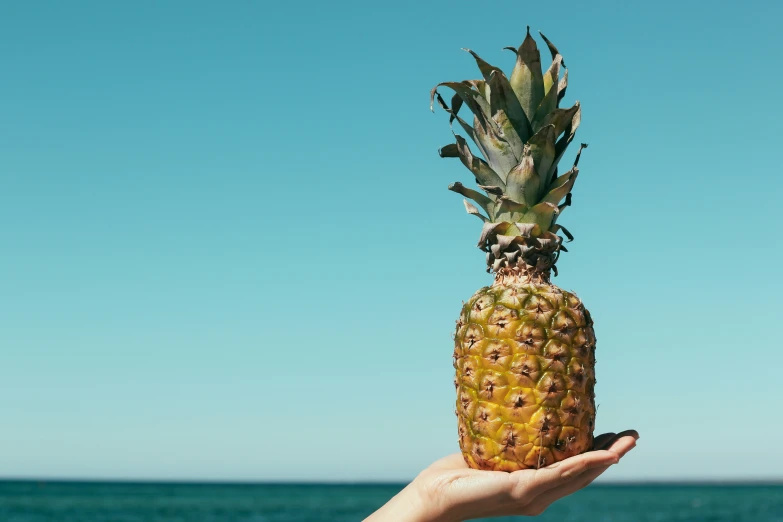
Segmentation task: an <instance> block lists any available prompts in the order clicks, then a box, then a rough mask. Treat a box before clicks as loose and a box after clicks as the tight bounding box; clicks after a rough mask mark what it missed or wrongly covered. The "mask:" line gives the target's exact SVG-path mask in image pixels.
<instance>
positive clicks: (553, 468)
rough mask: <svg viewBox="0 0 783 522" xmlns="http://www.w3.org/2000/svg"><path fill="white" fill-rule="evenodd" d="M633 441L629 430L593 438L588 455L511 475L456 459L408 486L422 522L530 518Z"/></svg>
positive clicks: (442, 462)
mask: <svg viewBox="0 0 783 522" xmlns="http://www.w3.org/2000/svg"><path fill="white" fill-rule="evenodd" d="M638 438H639V434H638V433H637V432H636V431H633V430H629V431H624V432H621V433H605V434H603V435H600V436H598V437H596V438H595V442H594V445H593V447H594V448H595V449H594V450H593V451H589V452H587V453H583V454H581V455H577V456H575V457H571V458H569V459H566V460H563V461H561V462H556V463H554V464H552V465H549V466H546V467H544V468H541V469H527V470H520V471H515V472H513V473H506V472H503V471H479V470H475V469H470V468H469V467H468V466H467V464H465V461H464V460H463V458H462V455H461V454H459V453H456V454H454V455H450V456H448V457H445V458H443V459H441V460H438V461H437V462H435V463H433V464H432V465H431V466H430V467H429V468H427V469H425V470H424V471H422V472H421V474H419V476H418V477H417V478H416V480H415V481H414V483H413V484H416V486H417V487H416V489H417V490H418V492H419V496H420V497H421V499H422V503H423V504H424V505H425V506H427V511H428V512H429V513H430V515H431V516H426V517H424V519H425V520H442V521H462V520H469V519H472V518H480V517H496V516H508V515H528V516H534V515H538V514H540V513H542V512H543V511H544V510H545V509H546V508H547V507H549V505H550V504H552V503H553V502H554V501H556V500H558V499H560V498H563V497H565V496H567V495H570V494H571V493H574V492H575V491H578V490H580V489H582V488H584V487H585V486H587V485H588V484H590V483H591V482H592V481H593V480H595V479H596V478H597V477H598V476H599V475H601V474H602V473H603V472H604V471H606V470H607V469H609V467H610V466H612V465H613V464H617V463H618V462H619V461H620V458H622V457H623V455H625V454H626V453H628V452H629V451H630V450H631V449H632V448H633V447H634V446H635V445H636V440H637V439H638Z"/></svg>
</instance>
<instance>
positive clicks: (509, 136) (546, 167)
mask: <svg viewBox="0 0 783 522" xmlns="http://www.w3.org/2000/svg"><path fill="white" fill-rule="evenodd" d="M539 34H541V33H539ZM541 38H543V40H544V42H546V45H547V47H548V48H549V51H550V53H551V55H552V63H551V65H550V66H549V69H548V70H547V71H546V72H545V73H544V72H542V68H541V56H540V53H539V51H538V47H537V46H536V42H535V40H534V39H533V38H532V37H531V36H530V27H529V26H528V28H527V36H526V37H525V40H524V41H523V42H522V44H521V45H520V46H519V47H518V48H514V47H506V48H505V49H509V50H511V51H513V52H514V53H515V54H516V58H517V59H516V65H515V66H514V70H513V72H512V73H511V79H509V78H507V77H506V75H505V74H504V73H503V71H502V70H500V69H499V68H497V67H495V66H493V65H490V64H489V63H487V62H485V61H484V60H482V59H481V58H480V57H479V56H478V55H477V54H476V53H474V52H473V51H471V50H470V49H465V51H467V52H469V53H470V54H471V55H472V56H473V58H475V60H476V64H477V65H478V68H479V70H480V71H481V75H482V77H483V79H481V80H465V81H461V82H443V83H439V84H438V85H436V86H435V87H434V88H433V89H432V92H431V93H430V109H433V105H434V102H435V100H437V101H438V104H439V105H440V106H441V107H442V108H443V109H444V110H445V111H446V112H448V113H449V115H450V117H449V124H450V125H451V126H452V132H453V133H454V137H455V139H456V143H450V144H448V145H446V146H445V147H442V148H441V149H440V150H439V151H438V153H439V154H440V156H441V157H443V158H459V159H460V160H461V161H462V163H463V164H464V165H465V166H466V167H467V168H468V169H469V170H470V171H471V172H472V173H473V175H474V176H475V179H476V184H477V185H478V186H479V188H480V189H481V190H482V191H483V192H484V194H482V193H481V192H478V191H476V190H473V189H470V188H468V187H465V186H464V185H462V183H459V182H456V183H453V184H452V185H450V186H449V190H452V191H454V192H457V193H459V194H462V195H463V196H465V197H466V198H469V199H471V200H473V202H475V203H476V204H477V205H478V206H479V207H480V208H481V209H482V210H483V211H484V214H482V213H481V211H480V210H479V209H478V208H476V206H475V205H473V204H472V203H470V202H469V201H468V200H467V199H465V200H464V203H465V209H466V210H467V212H468V213H469V214H473V215H475V216H478V217H479V218H480V219H481V220H482V221H483V222H484V227H483V229H482V233H481V237H480V239H479V244H478V246H479V248H481V249H482V250H484V251H486V252H487V271H492V272H495V273H496V274H502V273H503V272H504V271H505V272H508V271H509V270H517V271H518V270H522V271H523V272H526V273H536V274H539V275H542V274H543V277H548V274H549V270H550V269H552V270H553V271H554V273H555V275H557V268H556V267H555V263H556V262H557V258H558V257H559V255H560V252H561V251H567V250H566V248H565V247H564V246H563V244H562V243H563V241H564V240H563V237H562V236H559V235H558V233H562V234H563V235H565V236H566V238H568V240H569V241H570V240H572V239H573V236H572V235H571V234H570V233H569V232H568V230H566V229H565V228H564V227H563V226H561V225H558V224H557V223H556V221H557V218H558V216H559V215H560V213H561V212H562V211H563V209H564V208H565V207H567V206H569V205H570V204H571V189H572V187H573V186H574V182H575V181H576V177H577V175H578V174H579V169H578V168H577V164H578V163H579V157H580V155H581V153H582V149H583V148H584V147H587V145H586V144H582V145H581V147H580V148H579V151H578V152H577V155H576V160H575V161H574V165H573V167H572V168H571V169H570V170H569V171H568V172H566V173H564V174H562V175H558V168H557V166H558V163H559V162H560V159H561V158H562V157H563V154H564V153H565V151H566V148H567V147H568V145H569V144H570V143H571V142H572V141H573V139H574V135H575V134H576V129H577V127H578V126H579V122H580V120H581V106H580V105H579V102H578V101H577V102H576V103H575V104H574V106H573V107H570V108H562V109H561V108H560V107H559V105H560V101H561V100H562V99H563V96H564V95H565V92H566V87H567V86H568V70H567V69H566V66H565V63H564V62H563V57H562V56H561V55H560V52H559V51H558V50H557V48H556V47H555V46H554V45H553V44H552V42H550V41H549V40H548V39H547V38H546V36H544V35H543V34H541ZM561 69H563V71H564V73H563V77H562V78H560V70H561ZM441 86H443V87H448V88H450V89H452V90H453V91H454V96H453V97H452V99H451V104H450V105H449V104H447V103H446V101H445V100H444V99H443V97H442V96H441V94H440V93H439V92H438V87H441ZM462 105H466V106H467V107H468V109H469V110H470V111H471V112H472V113H473V125H472V126H471V125H470V124H468V122H466V121H465V120H464V119H462V118H461V117H460V116H459V110H460V108H461V107H462ZM433 110H434V109H433ZM454 120H456V121H457V122H458V123H459V125H460V127H462V129H463V130H464V131H465V133H466V134H467V135H468V136H470V138H471V139H472V140H473V142H474V143H475V145H476V147H477V148H478V149H479V151H480V152H481V154H482V156H483V157H484V159H482V158H479V157H476V156H474V155H473V153H472V152H471V150H470V146H469V145H468V142H467V141H466V140H465V138H463V137H462V136H460V135H459V134H457V133H456V132H454V127H453V123H454Z"/></svg>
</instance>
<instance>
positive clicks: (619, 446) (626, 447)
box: [607, 435, 636, 460]
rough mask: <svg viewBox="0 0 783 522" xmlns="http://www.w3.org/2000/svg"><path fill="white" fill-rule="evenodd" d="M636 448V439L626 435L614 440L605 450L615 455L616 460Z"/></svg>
mask: <svg viewBox="0 0 783 522" xmlns="http://www.w3.org/2000/svg"><path fill="white" fill-rule="evenodd" d="M634 447H636V438H634V437H633V436H631V435H626V436H624V437H620V438H619V439H617V440H615V441H614V442H613V443H612V445H611V446H610V447H609V448H608V449H607V451H609V452H610V453H614V454H616V455H617V458H618V460H619V459H621V458H623V457H624V456H625V454H626V453H628V452H629V451H631V450H632V449H633V448H634Z"/></svg>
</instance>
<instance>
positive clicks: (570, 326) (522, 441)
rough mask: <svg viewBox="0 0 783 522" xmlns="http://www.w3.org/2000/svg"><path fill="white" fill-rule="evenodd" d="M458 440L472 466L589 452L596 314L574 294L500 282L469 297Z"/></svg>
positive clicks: (508, 466) (463, 324)
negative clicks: (593, 317)
mask: <svg viewBox="0 0 783 522" xmlns="http://www.w3.org/2000/svg"><path fill="white" fill-rule="evenodd" d="M454 367H455V368H456V385H457V408H456V409H457V416H458V418H459V443H460V448H461V450H462V454H463V456H464V457H465V461H466V462H467V463H468V465H469V466H470V467H472V468H477V469H487V470H496V471H516V470H519V469H527V468H540V467H543V466H547V465H549V464H552V463H554V462H557V461H560V460H563V459H565V458H567V457H570V456H573V455H577V454H579V453H582V452H584V451H587V450H589V449H590V448H591V446H592V441H593V427H594V423H595V399H594V397H595V395H594V387H595V371H594V368H595V335H594V332H593V322H592V320H591V318H590V314H589V312H588V311H587V310H586V309H585V307H584V305H583V304H582V302H581V301H580V300H579V299H578V298H577V297H576V296H575V295H574V294H572V293H570V292H567V291H564V290H561V289H560V288H558V287H556V286H554V285H551V284H548V283H543V284H537V283H533V282H520V281H512V282H505V281H500V282H496V284H494V285H492V286H489V287H485V288H482V289H481V290H479V291H478V292H476V294H475V295H473V297H471V299H470V300H469V301H468V302H467V303H465V305H464V306H463V308H462V313H461V315H460V318H459V320H458V321H457V330H456V335H455V347H454Z"/></svg>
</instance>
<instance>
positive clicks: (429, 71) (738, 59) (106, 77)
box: [0, 0, 783, 481]
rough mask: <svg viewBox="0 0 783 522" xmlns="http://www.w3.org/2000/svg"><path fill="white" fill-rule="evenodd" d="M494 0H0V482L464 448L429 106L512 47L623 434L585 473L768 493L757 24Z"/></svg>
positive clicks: (463, 249)
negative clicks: (545, 85)
mask: <svg viewBox="0 0 783 522" xmlns="http://www.w3.org/2000/svg"><path fill="white" fill-rule="evenodd" d="M488 6H489V4H487V8H486V9H487V11H483V10H482V8H481V5H480V4H478V3H475V2H466V1H462V0H456V1H450V2H431V1H427V0H418V1H408V0H402V1H397V2H393V3H388V2H385V3H379V2H359V1H347V0H335V1H333V2H289V3H283V2H276V3H269V2H250V1H235V2H201V1H188V2H184V1H173V0H172V1H169V2H152V1H149V0H142V1H139V2H133V3H117V2H111V3H106V2H85V1H74V2H67V3H64V2H43V3H41V2H36V3H30V2H26V3H25V2H5V3H3V4H2V5H0V63H2V69H3V81H2V82H0V144H2V145H0V149H1V150H2V152H1V153H0V221H1V222H2V224H3V226H1V227H0V252H2V253H1V254H0V296H1V297H0V317H2V321H1V322H2V328H0V361H1V363H0V383H2V384H1V385H0V386H1V387H2V388H1V389H2V393H0V411H2V416H3V422H2V429H1V430H0V476H2V477H16V478H113V479H166V480H168V479H171V480H174V479H187V480H262V481H277V480H280V481H283V480H286V481H287V480H296V481H299V480H308V481H363V480H376V481H394V480H408V479H410V478H412V477H413V476H415V475H416V474H417V473H418V471H420V470H421V469H423V468H424V467H426V466H427V465H428V464H429V463H430V462H432V461H433V460H436V459H437V458H440V457H441V456H443V455H446V454H448V453H452V452H455V451H457V450H458V445H457V433H456V428H457V426H456V419H455V417H454V399H455V397H454V388H453V385H452V378H453V368H452V366H451V364H452V362H451V355H452V349H453V346H452V341H451V335H452V333H453V328H454V321H455V320H456V319H457V316H458V314H459V309H460V306H461V302H462V301H463V300H467V299H468V298H469V297H470V296H471V295H472V294H473V292H474V291H475V290H477V289H478V288H480V287H482V286H484V285H487V284H489V283H490V282H491V278H490V276H489V275H488V274H487V273H486V272H485V271H484V261H483V253H482V252H481V251H479V250H478V249H477V248H475V244H476V241H477V238H478V234H479V231H480V222H479V221H478V220H477V219H475V218H474V217H471V216H468V215H466V214H465V211H464V209H463V206H462V202H461V198H460V197H459V196H458V195H456V194H454V193H451V192H449V191H447V190H446V187H447V186H448V184H449V183H451V182H454V181H458V180H459V181H462V182H463V183H466V184H469V182H470V181H471V177H470V176H469V174H468V171H467V170H466V169H464V168H463V167H462V166H461V165H460V164H459V162H458V161H457V160H449V159H441V158H439V157H438V155H437V149H438V148H439V147H441V146H443V145H445V144H447V143H449V142H450V141H452V137H451V134H450V131H449V127H448V117H447V115H446V114H445V113H443V112H442V111H436V113H435V114H432V113H431V112H430V110H429V98H428V96H429V90H430V88H431V87H433V86H434V85H435V84H436V83H438V82H441V81H447V80H463V79H469V78H475V77H478V74H479V73H478V71H477V70H476V68H475V63H474V62H473V60H472V59H471V58H470V56H469V55H468V54H466V53H465V52H463V51H461V50H460V48H462V47H470V48H471V49H473V50H475V51H476V52H478V53H479V54H481V56H482V57H483V58H484V59H486V60H488V61H490V62H491V63H494V64H497V65H499V66H501V67H503V68H505V69H506V70H507V71H510V68H511V67H512V65H513V59H512V58H513V57H512V54H511V53H509V52H508V51H502V50H501V49H502V48H503V47H505V46H509V45H513V46H515V45H518V44H519V43H520V42H521V41H522V39H523V37H524V34H525V26H526V25H530V26H531V28H532V29H533V30H541V31H543V32H544V34H546V35H547V37H549V38H550V39H551V40H552V41H553V42H554V43H555V44H556V45H557V46H558V48H559V49H560V51H561V52H562V53H563V55H564V58H565V62H566V64H567V65H568V67H569V88H568V94H567V96H566V99H565V100H564V103H566V104H568V105H569V106H570V105H571V104H572V103H573V101H575V100H579V101H580V102H581V103H582V107H583V116H582V125H581V127H580V128H579V132H578V134H577V142H579V141H582V142H587V143H589V144H590V148H589V149H587V150H586V151H585V152H584V153H583V154H582V158H581V161H580V164H579V166H580V169H581V172H580V174H581V175H580V177H579V181H578V182H577V184H576V187H575V189H574V198H573V206H571V207H569V208H568V209H567V210H566V212H564V213H563V215H562V217H561V218H560V220H559V222H560V223H562V224H564V225H565V226H566V227H567V228H568V229H569V230H570V231H571V232H573V234H574V235H575V237H576V239H575V241H574V242H573V243H571V244H570V245H569V253H567V254H565V255H564V256H563V257H562V258H561V260H560V262H559V265H558V266H559V269H560V275H559V276H558V277H557V278H556V280H555V282H556V283H557V284H558V285H559V286H561V287H563V288H566V289H569V290H573V291H575V292H576V293H577V294H578V295H579V296H580V297H581V298H582V299H583V300H584V302H585V303H586V305H587V307H588V308H589V309H590V311H591V313H592V316H593V318H594V320H595V322H596V333H597V338H598V346H597V358H598V366H597V375H598V385H597V388H596V393H597V402H598V403H599V408H598V418H597V429H598V431H599V432H604V431H619V430H623V429H628V428H635V429H637V430H638V431H639V432H640V433H641V439H640V440H639V445H638V447H637V449H635V450H634V451H633V452H632V453H631V454H630V455H628V456H627V457H626V458H625V459H624V460H623V462H622V464H621V465H619V466H616V467H615V468H614V469H612V470H611V471H610V472H608V473H607V474H606V475H605V478H606V480H618V481H623V480H670V479H677V480H698V479H710V480H745V479H783V472H782V471H781V469H783V446H781V445H780V444H779V443H778V442H777V441H779V440H780V437H781V435H780V434H781V432H783V416H781V414H780V408H779V398H780V396H781V393H782V392H783V385H782V384H781V381H782V379H781V377H782V376H783V350H781V342H780V336H779V335H778V331H777V328H778V327H779V325H777V326H776V324H777V323H778V322H779V321H780V306H781V300H780V296H781V294H782V293H783V278H781V275H780V271H779V267H780V266H781V265H782V264H783V246H782V245H781V240H780V236H779V235H778V231H779V230H780V229H781V225H783V222H782V221H781V218H780V215H779V211H778V207H779V202H778V201H777V199H776V194H778V193H780V192H781V189H783V182H782V181H781V176H780V174H779V172H778V170H779V163H780V158H779V154H780V149H779V140H780V137H781V131H780V128H779V126H780V121H781V119H782V117H783V109H781V105H780V103H779V102H777V101H776V99H775V96H776V94H775V93H776V92H777V86H778V85H779V84H780V83H781V81H783V73H782V72H781V69H780V67H778V65H779V63H778V61H779V56H780V55H781V53H782V52H783V41H782V40H781V37H780V33H779V24H778V20H780V18H781V16H783V4H781V3H778V2H771V1H768V2H759V1H753V0H749V1H744V2H736V1H732V2H718V3H712V4H710V6H709V8H708V9H704V8H703V7H702V6H703V4H702V3H700V2H696V1H690V0H680V1H677V2H673V1H661V2H654V3H653V2H648V3H644V4H642V3H636V2H633V3H630V2H622V1H617V2H592V3H590V4H589V5H588V4H585V3H584V2H573V1H563V2H559V3H557V4H553V3H546V2H539V3H532V2H507V3H504V4H503V5H501V4H493V5H492V8H491V9H489V7H488ZM539 44H540V45H542V42H541V40H539ZM543 54H544V55H546V53H543ZM575 149H576V148H574V150H572V151H571V152H570V154H569V155H568V156H567V157H566V159H565V160H564V161H565V162H570V161H571V158H572V157H573V154H575V152H576V150H575Z"/></svg>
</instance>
